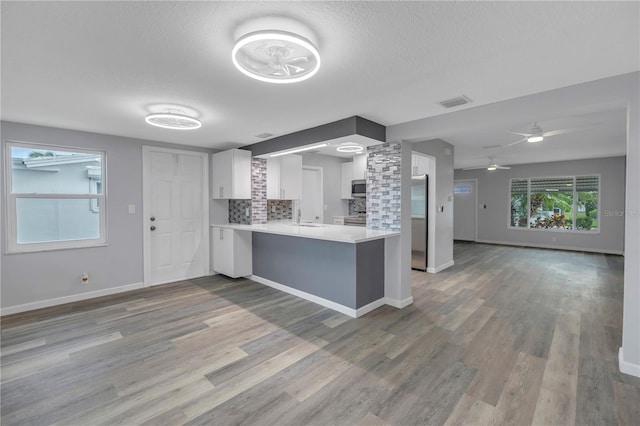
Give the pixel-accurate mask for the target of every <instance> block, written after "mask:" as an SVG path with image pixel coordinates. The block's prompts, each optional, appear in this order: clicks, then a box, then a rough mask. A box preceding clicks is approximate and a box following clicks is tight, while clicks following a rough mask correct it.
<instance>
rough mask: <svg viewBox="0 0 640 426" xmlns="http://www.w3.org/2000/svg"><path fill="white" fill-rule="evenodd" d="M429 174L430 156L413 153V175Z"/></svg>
mask: <svg viewBox="0 0 640 426" xmlns="http://www.w3.org/2000/svg"><path fill="white" fill-rule="evenodd" d="M426 174H429V158H427V157H425V156H424V155H418V154H411V176H422V175H426Z"/></svg>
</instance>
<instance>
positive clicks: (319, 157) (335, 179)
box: [302, 154, 349, 224]
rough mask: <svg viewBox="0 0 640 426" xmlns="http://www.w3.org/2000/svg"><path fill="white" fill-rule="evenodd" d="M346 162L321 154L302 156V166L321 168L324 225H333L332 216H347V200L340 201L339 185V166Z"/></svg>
mask: <svg viewBox="0 0 640 426" xmlns="http://www.w3.org/2000/svg"><path fill="white" fill-rule="evenodd" d="M345 161H347V160H346V159H344V158H340V157H333V156H330V155H323V154H302V165H303V166H315V167H322V179H323V182H322V183H323V192H324V193H323V204H324V205H325V206H326V207H327V209H326V210H325V211H324V216H323V220H324V223H329V224H331V223H333V216H346V215H348V214H349V205H348V201H347V200H342V199H340V195H341V194H340V185H341V176H340V175H341V173H342V169H341V166H340V164H342V163H343V162H345Z"/></svg>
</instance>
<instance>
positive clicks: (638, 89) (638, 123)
mask: <svg viewBox="0 0 640 426" xmlns="http://www.w3.org/2000/svg"><path fill="white" fill-rule="evenodd" d="M636 76H638V77H637V78H636V79H635V81H634V84H632V85H631V87H630V88H629V95H630V97H631V99H630V100H629V105H628V110H627V111H628V117H627V189H626V212H625V213H626V214H625V245H624V251H625V262H624V308H623V322H622V347H621V348H620V355H621V356H620V370H621V371H623V372H625V373H627V374H633V375H634V376H638V377H640V262H639V261H638V259H640V99H639V97H640V73H636Z"/></svg>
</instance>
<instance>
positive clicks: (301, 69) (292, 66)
mask: <svg viewBox="0 0 640 426" xmlns="http://www.w3.org/2000/svg"><path fill="white" fill-rule="evenodd" d="M287 68H292V69H293V71H294V73H298V72H302V71H304V68H301V67H298V66H296V65H291V64H287Z"/></svg>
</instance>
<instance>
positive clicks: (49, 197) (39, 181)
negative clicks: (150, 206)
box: [5, 142, 106, 253]
mask: <svg viewBox="0 0 640 426" xmlns="http://www.w3.org/2000/svg"><path fill="white" fill-rule="evenodd" d="M5 159H6V163H5V166H6V169H7V171H10V172H9V173H7V182H6V185H7V191H6V194H7V200H6V201H7V202H6V203H5V205H6V206H7V237H8V238H7V251H8V252H9V253H18V252H28V251H40V250H53V249H64V248H76V247H90V246H96V245H102V244H105V243H106V236H105V209H104V206H105V193H104V181H105V179H104V176H105V170H104V165H105V154H104V152H100V151H90V150H84V149H76V148H63V147H56V146H43V145H37V144H28V143H13V142H10V143H7V144H6V155H5Z"/></svg>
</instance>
